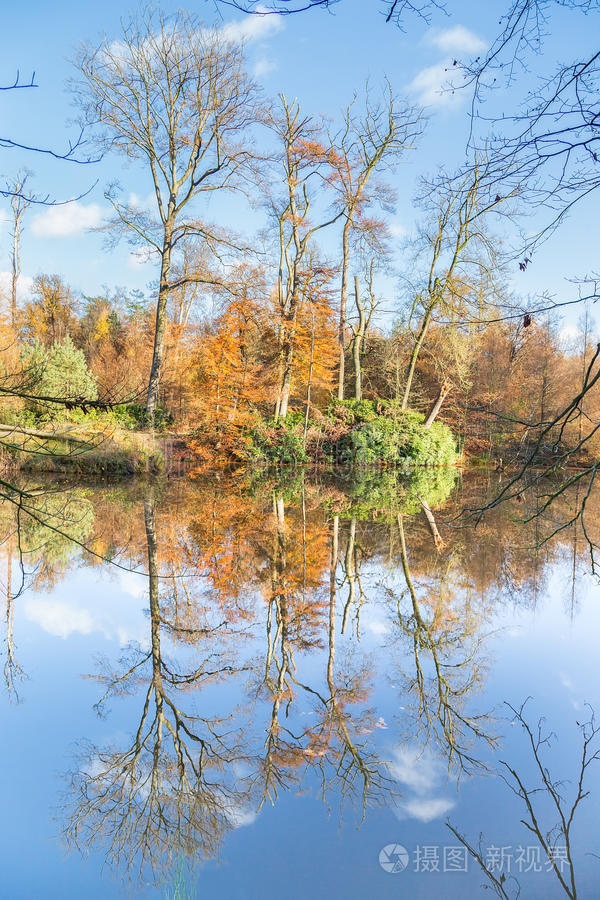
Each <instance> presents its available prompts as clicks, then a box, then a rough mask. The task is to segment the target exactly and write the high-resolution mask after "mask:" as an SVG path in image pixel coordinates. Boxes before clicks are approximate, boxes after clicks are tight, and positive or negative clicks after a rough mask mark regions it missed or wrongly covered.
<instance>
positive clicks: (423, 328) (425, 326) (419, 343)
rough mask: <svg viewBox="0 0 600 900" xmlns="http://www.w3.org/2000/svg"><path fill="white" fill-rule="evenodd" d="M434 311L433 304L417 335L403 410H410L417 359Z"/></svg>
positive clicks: (426, 312)
mask: <svg viewBox="0 0 600 900" xmlns="http://www.w3.org/2000/svg"><path fill="white" fill-rule="evenodd" d="M434 309H435V303H433V302H431V303H430V304H429V306H428V307H427V309H426V311H425V315H424V316H423V321H422V322H421V328H420V329H419V334H418V335H417V339H416V341H415V343H414V346H413V348H412V353H411V354H410V362H409V364H408V371H407V373H406V383H405V385H404V396H403V397H402V409H403V410H404V409H407V408H408V398H409V397H410V391H411V388H412V383H413V378H414V375H415V368H416V365H417V359H418V358H419V353H420V351H421V347H422V346H423V341H424V340H425V336H426V334H427V330H428V328H429V323H430V321H431V317H432V315H433V310H434Z"/></svg>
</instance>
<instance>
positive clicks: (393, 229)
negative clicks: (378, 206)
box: [388, 222, 408, 240]
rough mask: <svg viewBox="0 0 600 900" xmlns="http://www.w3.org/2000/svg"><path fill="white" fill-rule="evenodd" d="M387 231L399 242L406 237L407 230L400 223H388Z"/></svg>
mask: <svg viewBox="0 0 600 900" xmlns="http://www.w3.org/2000/svg"><path fill="white" fill-rule="evenodd" d="M388 231H389V233H390V235H391V236H392V237H393V238H396V239H397V240H401V239H402V238H405V237H406V236H407V235H408V228H406V226H404V225H402V224H401V223H400V222H390V223H389V225H388Z"/></svg>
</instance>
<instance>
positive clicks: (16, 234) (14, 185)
mask: <svg viewBox="0 0 600 900" xmlns="http://www.w3.org/2000/svg"><path fill="white" fill-rule="evenodd" d="M31 174H32V173H31V172H30V171H29V170H28V169H23V170H21V171H20V172H18V173H17V175H16V176H15V177H14V178H12V179H10V180H9V181H8V182H7V184H6V191H7V193H8V195H9V197H10V208H11V212H12V223H11V224H12V230H11V232H10V237H11V241H12V247H11V253H10V264H11V272H10V319H11V324H12V327H13V329H14V328H15V325H16V320H17V287H18V282H19V276H20V275H21V235H22V233H23V217H24V216H25V213H26V212H27V209H28V207H29V206H30V205H31V203H32V202H33V198H32V197H31V196H28V195H27V192H26V191H27V181H28V180H29V178H30V177H31Z"/></svg>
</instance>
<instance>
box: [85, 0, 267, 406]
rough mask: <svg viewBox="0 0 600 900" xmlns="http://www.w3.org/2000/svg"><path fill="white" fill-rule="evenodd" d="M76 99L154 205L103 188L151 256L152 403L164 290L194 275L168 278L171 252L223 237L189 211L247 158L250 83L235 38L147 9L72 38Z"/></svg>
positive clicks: (119, 224)
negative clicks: (145, 183) (111, 28)
mask: <svg viewBox="0 0 600 900" xmlns="http://www.w3.org/2000/svg"><path fill="white" fill-rule="evenodd" d="M76 66H77V68H78V70H79V72H80V75H81V78H80V79H79V81H78V82H77V85H76V88H75V89H76V91H77V100H78V102H79V104H80V106H81V108H82V112H83V118H84V121H85V122H87V123H88V124H90V125H91V126H93V127H94V129H95V134H96V138H97V141H98V144H99V146H100V147H101V148H102V149H104V150H116V151H117V152H119V153H121V154H123V155H124V156H126V157H127V158H129V159H134V160H139V161H141V162H142V163H143V164H144V165H145V167H146V172H147V174H148V175H149V178H150V183H151V186H152V192H153V194H154V199H155V203H154V204H153V206H154V208H153V210H152V211H151V212H150V211H146V210H145V209H143V208H141V207H140V206H136V205H134V204H132V203H129V202H127V201H125V200H124V199H123V198H122V197H121V195H120V193H119V191H118V190H117V187H116V186H113V189H112V190H109V191H108V192H107V197H108V199H109V200H110V202H111V203H112V206H113V208H114V211H115V220H114V225H115V226H116V228H117V229H118V231H119V232H122V233H124V234H125V235H126V236H127V238H128V239H129V240H130V241H131V242H132V243H135V244H140V245H141V246H142V247H144V248H145V249H146V250H148V251H149V252H150V253H151V254H152V255H153V256H155V257H156V258H158V259H159V260H160V277H159V285H158V294H157V299H156V321H155V333H154V350H153V356H152V365H151V369H150V376H149V381H148V393H147V399H146V410H147V414H148V417H149V418H150V419H152V418H153V416H154V412H155V409H156V406H157V403H158V396H159V388H160V380H161V372H162V368H163V362H164V353H165V335H166V330H167V301H168V297H169V294H170V293H171V292H172V291H173V290H175V289H176V288H180V287H181V284H182V278H183V279H184V280H185V281H194V280H202V279H203V277H204V276H203V275H202V274H200V275H198V274H196V273H194V272H189V271H188V272H186V273H185V275H183V276H182V277H181V278H178V279H177V280H175V281H174V280H173V278H172V277H171V276H172V265H173V261H174V257H175V254H176V253H177V251H179V250H180V249H181V248H182V246H183V244H184V242H186V241H191V240H195V241H198V242H199V243H200V244H201V245H204V246H207V247H208V248H210V249H211V250H212V251H215V250H216V248H217V247H218V246H219V244H220V242H221V240H222V238H221V235H220V234H219V233H218V231H217V229H215V228H212V227H211V226H210V225H208V224H206V222H204V221H202V220H201V219H200V218H199V217H198V213H197V211H196V209H195V203H194V201H196V200H198V199H199V198H205V199H207V198H208V196H210V195H212V194H213V193H215V192H216V191H219V190H223V189H225V188H228V189H232V188H233V187H234V186H235V185H236V184H237V183H238V179H239V178H240V176H241V174H242V173H243V172H244V171H245V168H246V165H247V163H248V162H249V160H250V156H251V152H250V143H249V137H248V134H247V131H248V129H249V128H250V126H252V124H253V123H254V122H255V121H256V116H257V107H256V101H255V94H256V92H255V87H254V84H253V83H252V82H251V81H250V80H249V79H248V77H247V75H246V73H245V70H244V58H243V52H242V49H241V47H240V46H239V45H238V44H235V43H233V42H231V41H228V40H227V39H226V38H225V37H224V36H223V35H222V34H220V33H219V32H218V31H216V30H214V29H210V28H207V27H205V26H204V25H203V24H202V23H201V22H200V21H199V20H198V19H196V18H195V17H194V16H191V15H188V14H186V13H184V12H177V13H175V14H174V15H172V16H167V15H165V14H162V13H159V12H154V11H153V10H152V9H151V8H149V7H148V8H146V9H145V10H143V11H142V12H141V13H140V14H139V15H138V16H137V17H135V18H133V19H132V20H130V21H129V22H127V23H125V24H124V25H123V28H122V34H121V36H120V38H119V40H117V41H114V40H111V39H109V38H105V39H104V40H103V41H102V42H101V43H100V44H99V45H96V46H94V45H91V44H86V45H83V46H82V47H81V49H80V50H79V53H78V55H77V59H76Z"/></svg>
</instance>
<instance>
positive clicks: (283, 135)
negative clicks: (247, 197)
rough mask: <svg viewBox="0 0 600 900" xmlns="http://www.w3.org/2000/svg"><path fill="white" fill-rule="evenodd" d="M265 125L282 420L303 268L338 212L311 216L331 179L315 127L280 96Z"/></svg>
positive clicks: (323, 141)
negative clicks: (276, 175) (272, 171)
mask: <svg viewBox="0 0 600 900" xmlns="http://www.w3.org/2000/svg"><path fill="white" fill-rule="evenodd" d="M270 125H271V128H272V130H273V132H274V134H275V137H276V139H277V145H278V150H277V151H276V152H277V162H278V165H281V167H282V169H283V173H282V175H283V177H282V178H281V181H282V183H283V190H282V191H281V192H280V193H275V194H274V195H272V196H271V197H269V207H270V212H271V215H272V219H273V220H274V223H275V227H276V229H277V234H278V244H279V247H278V256H279V259H278V279H277V304H278V312H279V322H278V329H279V335H278V344H279V376H278V387H277V396H276V402H275V419H276V420H277V419H280V418H281V419H284V418H285V417H286V415H287V411H288V404H289V399H290V390H291V384H292V367H293V362H294V354H295V343H296V341H295V337H296V322H297V316H298V308H299V304H300V300H301V294H302V283H303V275H302V273H303V266H304V263H305V260H306V257H307V254H308V253H309V251H310V249H311V248H312V245H313V241H314V238H315V236H316V235H317V233H318V232H320V231H322V230H323V229H325V228H327V227H329V226H330V225H332V224H333V223H334V222H336V221H337V220H338V219H339V218H340V217H341V215H342V212H341V211H340V210H338V211H336V210H327V209H325V210H318V208H317V209H316V210H314V211H313V206H315V205H316V192H317V189H318V188H319V187H321V186H322V184H323V181H324V180H326V179H327V178H328V177H330V176H331V174H332V169H331V156H332V151H331V146H330V145H329V144H328V143H327V140H326V138H325V136H324V134H323V130H322V128H321V127H320V123H318V122H317V121H316V120H315V119H314V118H312V117H311V116H303V114H302V112H301V109H300V106H299V104H298V102H297V101H296V100H294V101H293V102H291V103H290V102H289V101H288V100H287V99H286V98H285V97H284V95H283V94H280V96H279V106H278V109H277V110H276V111H275V112H274V114H273V116H272V118H271V123H270Z"/></svg>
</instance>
